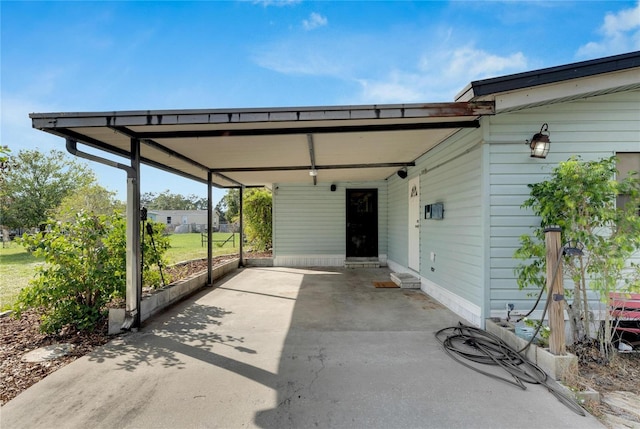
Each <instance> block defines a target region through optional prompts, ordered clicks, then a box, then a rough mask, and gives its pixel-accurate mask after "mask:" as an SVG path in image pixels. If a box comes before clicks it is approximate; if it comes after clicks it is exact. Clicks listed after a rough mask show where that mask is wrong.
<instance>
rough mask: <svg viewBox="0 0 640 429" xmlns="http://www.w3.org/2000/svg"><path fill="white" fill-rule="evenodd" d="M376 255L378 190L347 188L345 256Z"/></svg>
mask: <svg viewBox="0 0 640 429" xmlns="http://www.w3.org/2000/svg"><path fill="white" fill-rule="evenodd" d="M377 256H378V190H377V189H347V258H349V257H377Z"/></svg>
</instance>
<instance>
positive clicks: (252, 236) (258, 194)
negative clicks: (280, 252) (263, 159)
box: [243, 189, 272, 250]
mask: <svg viewBox="0 0 640 429" xmlns="http://www.w3.org/2000/svg"><path fill="white" fill-rule="evenodd" d="M271 206H272V198H271V192H269V191H268V190H266V189H252V190H251V191H250V192H248V193H247V195H246V196H245V198H244V211H243V214H244V219H245V221H246V226H245V228H246V229H245V231H246V233H247V238H248V240H249V242H250V243H251V244H252V245H253V247H254V248H255V249H256V250H268V249H269V248H271V242H272V239H271V235H272V222H271Z"/></svg>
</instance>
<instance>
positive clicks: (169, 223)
mask: <svg viewBox="0 0 640 429" xmlns="http://www.w3.org/2000/svg"><path fill="white" fill-rule="evenodd" d="M167 225H171V216H167Z"/></svg>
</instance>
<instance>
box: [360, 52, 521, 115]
mask: <svg viewBox="0 0 640 429" xmlns="http://www.w3.org/2000/svg"><path fill="white" fill-rule="evenodd" d="M527 66H528V62H527V59H526V57H525V56H524V54H523V53H522V52H516V53H514V54H511V55H507V56H499V55H495V54H491V53H488V52H485V51H483V50H479V49H473V48H469V47H464V48H459V49H454V50H453V51H449V50H446V49H445V50H443V51H440V52H429V53H428V54H425V55H423V56H422V57H421V58H420V59H419V60H418V61H417V66H416V67H415V68H414V69H408V70H403V71H401V70H393V71H391V72H390V73H388V75H387V76H386V77H384V78H382V79H375V80H374V79H358V83H359V84H360V86H361V94H360V97H361V98H360V100H358V102H362V103H402V102H419V101H427V102H437V101H453V99H454V97H455V95H456V94H457V93H458V92H459V91H461V90H462V89H463V88H464V86H465V85H467V84H468V83H469V82H471V81H473V80H478V79H484V78H488V77H492V76H497V75H503V74H509V73H516V72H520V71H524V70H526V69H527Z"/></svg>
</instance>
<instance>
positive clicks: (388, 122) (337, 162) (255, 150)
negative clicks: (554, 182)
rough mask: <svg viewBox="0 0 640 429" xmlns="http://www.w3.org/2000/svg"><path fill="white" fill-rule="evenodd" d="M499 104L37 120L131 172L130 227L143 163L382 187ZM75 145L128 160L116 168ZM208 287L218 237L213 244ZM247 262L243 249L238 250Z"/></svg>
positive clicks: (131, 310) (137, 281)
mask: <svg viewBox="0 0 640 429" xmlns="http://www.w3.org/2000/svg"><path fill="white" fill-rule="evenodd" d="M494 113H495V106H494V102H493V101H476V102H454V103H429V104H396V105H363V106H333V107H299V108H255V109H250V108H248V109H211V110H156V111H120V112H84V113H78V112H76V113H32V114H31V115H30V117H31V119H32V125H33V127H34V128H36V129H39V130H42V131H45V132H48V133H51V134H54V135H57V136H60V137H62V138H64V139H65V141H66V147H67V150H68V151H69V152H71V153H72V154H74V155H77V156H81V157H83V158H86V159H89V160H92V161H96V162H100V163H103V164H107V165H110V166H113V167H115V168H119V169H121V170H123V171H125V172H126V174H127V219H128V220H131V219H140V214H141V213H140V209H141V208H140V187H139V183H140V164H147V165H150V166H153V167H156V168H159V169H162V170H165V171H168V172H171V173H175V174H178V175H181V176H184V177H187V178H190V179H193V180H195V181H198V182H201V183H204V184H207V185H208V190H209V192H208V196H209V203H208V211H209V224H211V217H212V213H213V208H212V193H211V187H212V186H216V187H220V188H239V189H240V191H241V195H242V189H244V188H247V187H267V188H271V186H272V184H273V183H310V182H312V183H313V184H314V185H316V184H317V183H319V182H323V183H332V182H340V181H373V180H384V179H386V178H388V177H390V176H392V175H393V174H395V173H396V172H397V171H398V170H401V169H403V168H406V167H409V166H413V165H415V161H416V159H418V158H419V157H420V156H422V155H424V154H425V153H427V152H428V151H430V150H431V149H433V148H434V147H435V146H437V145H438V144H440V143H441V142H443V141H444V140H445V139H447V138H448V137H450V136H452V135H453V134H455V133H456V132H458V131H460V130H462V129H465V128H478V127H479V126H480V118H481V116H483V115H492V114H494ZM78 144H82V145H86V146H88V147H90V148H92V149H94V150H95V149H97V150H98V151H102V152H104V153H105V154H109V155H116V156H119V157H122V158H123V159H124V160H125V161H123V162H122V163H121V162H117V161H113V160H112V159H113V158H110V159H107V158H104V157H103V156H96V155H94V154H91V153H87V152H86V151H84V150H82V149H81V148H79V147H78ZM139 228H140V224H139V222H127V289H126V314H127V318H126V322H125V327H127V328H128V327H132V326H139V324H140V314H139V308H140V299H141V290H142V284H141V278H140V277H141V276H140V271H139V267H140V258H141V255H140V243H139V236H140V231H139ZM208 249H209V251H208V255H209V258H208V260H209V283H211V249H212V243H211V235H210V234H209V240H208ZM240 264H242V248H241V250H240Z"/></svg>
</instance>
